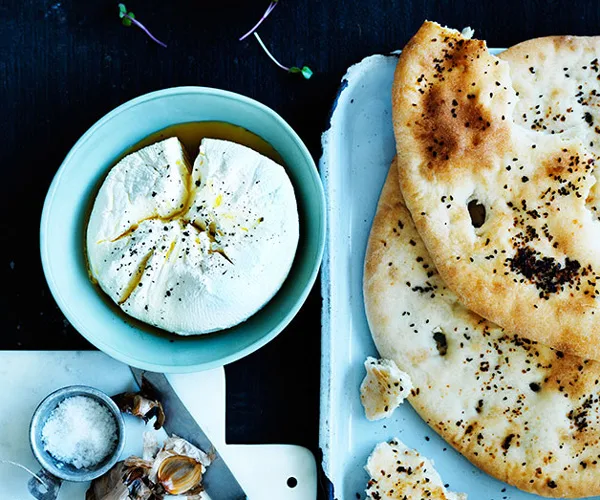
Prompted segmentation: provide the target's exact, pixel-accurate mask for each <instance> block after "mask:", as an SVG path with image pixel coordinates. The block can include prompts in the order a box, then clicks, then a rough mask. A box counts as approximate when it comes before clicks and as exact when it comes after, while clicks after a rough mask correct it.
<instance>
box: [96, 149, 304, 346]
mask: <svg viewBox="0 0 600 500" xmlns="http://www.w3.org/2000/svg"><path fill="white" fill-rule="evenodd" d="M298 232H299V228H298V210H297V206H296V198H295V196H294V189H293V187H292V184H291V182H290V180H289V178H288V176H287V174H286V172H285V170H284V168H283V167H282V166H280V165H278V164H277V163H275V162H274V161H272V160H270V159H268V158H266V157H264V156H262V155H261V154H259V153H257V152H256V151H253V150H252V149H250V148H247V147H245V146H241V145H239V144H235V143H232V142H229V141H222V140H215V139H204V140H203V141H202V144H201V145H200V152H199V154H198V157H197V159H196V161H195V163H194V166H193V169H192V168H190V166H189V162H188V160H187V158H186V155H185V152H184V149H183V147H182V145H181V143H180V142H179V140H178V139H177V138H171V139H166V140H164V141H162V142H158V143H156V144H153V145H151V146H148V147H146V148H143V149H141V150H140V151H137V152H136V153H133V154H130V155H128V156H127V157H125V158H123V159H122V160H121V161H120V162H119V163H118V164H117V165H116V166H115V167H114V168H113V169H112V170H111V171H110V173H109V174H108V176H107V178H106V180H105V181H104V184H103V185H102V187H101V188H100V191H99V193H98V196H97V198H96V201H95V203H94V208H93V210H92V214H91V216H90V221H89V225H88V230H87V253H88V261H89V266H90V273H91V275H92V277H93V278H94V279H95V280H96V281H97V282H98V284H99V285H100V287H101V288H102V290H104V291H105V292H106V293H107V294H108V295H109V296H110V298H111V299H112V300H114V301H115V302H116V303H117V304H119V306H120V307H121V308H122V309H123V311H125V312H126V313H127V314H129V315H131V316H133V317H135V318H137V319H139V320H141V321H144V322H146V323H150V324H152V325H155V326H157V327H159V328H162V329H164V330H167V331H170V332H174V333H178V334H180V335H196V334H202V333H208V332H213V331H216V330H222V329H224V328H228V327H231V326H233V325H236V324H238V323H240V322H242V321H244V320H246V319H247V318H249V317H250V316H251V315H253V314H254V313H255V312H256V311H258V310H259V309H260V308H262V307H263V306H264V305H265V304H266V303H267V302H268V301H269V300H270V299H271V298H272V297H273V296H274V295H275V293H276V292H277V291H278V290H279V288H280V287H281V285H282V284H283V282H284V280H285V278H286V276H287V275H288V273H289V270H290V268H291V265H292V261H293V259H294V255H295V253H296V247H297V245H298Z"/></svg>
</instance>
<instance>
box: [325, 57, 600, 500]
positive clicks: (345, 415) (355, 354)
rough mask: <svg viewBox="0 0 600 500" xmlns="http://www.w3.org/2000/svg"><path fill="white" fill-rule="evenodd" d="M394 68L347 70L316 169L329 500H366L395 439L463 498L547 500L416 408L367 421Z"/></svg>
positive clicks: (371, 62) (388, 62) (377, 65)
mask: <svg viewBox="0 0 600 500" xmlns="http://www.w3.org/2000/svg"><path fill="white" fill-rule="evenodd" d="M500 51H501V49H497V50H492V52H493V53H498V52H500ZM396 62H397V57H396V56H380V55H376V56H371V57H368V58H367V59H365V60H363V61H362V62H361V63H359V64H356V65H355V66H353V67H351V68H350V69H349V70H348V72H347V74H346V76H345V77H344V79H343V81H342V86H341V90H340V92H339V95H338V97H337V99H336V102H335V104H334V109H333V111H332V115H331V122H330V128H329V130H328V131H327V132H325V134H324V135H323V158H322V160H321V165H320V170H321V176H322V178H323V183H324V185H325V194H326V197H327V200H328V240H327V247H326V250H325V257H324V260H323V267H322V294H323V320H322V321H323V337H322V365H321V390H322V393H321V427H320V445H321V448H322V451H323V469H324V472H325V474H326V476H327V477H328V478H329V480H330V481H331V488H330V489H331V491H330V498H332V499H333V498H335V499H338V500H350V499H356V498H364V496H365V495H364V490H365V486H366V483H367V481H368V476H367V474H366V472H365V471H364V469H363V467H364V465H365V463H366V460H367V457H368V456H369V454H370V452H371V451H372V449H373V447H374V446H375V444H376V443H377V442H379V441H383V440H389V439H391V438H393V437H396V436H397V437H398V438H400V439H402V440H403V441H404V442H405V443H406V444H407V445H408V446H411V447H414V448H416V449H418V450H419V451H420V452H421V453H422V454H423V455H425V456H426V457H429V458H432V459H433V460H434V461H435V464H436V467H437V469H438V471H439V472H440V474H441V476H442V478H443V480H444V482H446V483H448V484H449V485H450V489H451V490H453V491H460V492H466V493H467V494H468V495H469V499H472V500H492V499H493V500H502V499H506V500H526V499H533V498H541V497H538V496H536V495H530V494H527V493H523V492H521V491H519V490H517V489H515V488H512V487H510V486H508V485H507V484H505V483H502V482H500V481H497V480H495V479H493V478H492V477H490V476H488V475H487V474H485V473H483V472H482V471H480V470H479V469H477V468H476V467H474V466H473V465H471V464H470V463H469V462H468V461H467V460H466V459H465V458H463V457H462V456H461V455H460V454H459V453H457V452H456V451H454V450H453V449H452V448H451V447H450V446H449V445H448V444H446V443H445V442H444V440H443V439H441V438H440V437H439V436H438V435H437V434H436V433H435V432H434V431H433V430H432V429H430V428H429V426H427V424H425V422H424V421H423V420H421V418H420V417H419V416H418V415H417V414H416V413H415V411H414V410H413V409H412V407H411V406H410V404H404V405H402V406H401V407H400V408H399V409H398V410H396V411H395V412H394V414H393V416H392V418H390V419H387V420H383V421H379V422H369V421H368V420H367V419H366V418H365V417H364V412H363V408H362V406H361V403H360V398H359V386H360V383H361V381H362V378H363V376H364V374H365V372H364V368H363V363H364V360H365V358H366V356H368V355H376V350H375V346H374V345H373V342H372V340H371V334H370V332H369V328H368V325H367V320H366V317H365V313H364V306H363V295H362V276H363V260H364V255H365V250H366V245H367V238H368V235H369V231H370V228H371V221H372V219H373V216H374V215H375V208H376V205H377V200H378V198H379V193H380V191H381V188H382V186H383V182H384V180H385V177H386V174H387V172H388V169H389V165H390V162H391V160H392V158H393V156H394V154H395V143H394V138H393V133H392V123H391V99H390V91H391V85H392V78H393V72H394V68H395V67H396ZM598 498H600V497H598Z"/></svg>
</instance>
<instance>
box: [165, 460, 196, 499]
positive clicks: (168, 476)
mask: <svg viewBox="0 0 600 500" xmlns="http://www.w3.org/2000/svg"><path fill="white" fill-rule="evenodd" d="M201 481H202V464H200V463H198V462H197V461H196V460H194V459H193V458H190V457H186V456H183V455H172V456H170V457H167V458H165V459H164V460H163V461H162V462H161V464H160V466H159V468H158V482H159V483H160V484H161V485H162V487H163V488H164V489H165V491H166V492H167V493H170V494H172V495H179V494H181V493H185V492H187V491H189V490H191V489H192V488H194V487H196V486H197V485H198V484H200V482H201Z"/></svg>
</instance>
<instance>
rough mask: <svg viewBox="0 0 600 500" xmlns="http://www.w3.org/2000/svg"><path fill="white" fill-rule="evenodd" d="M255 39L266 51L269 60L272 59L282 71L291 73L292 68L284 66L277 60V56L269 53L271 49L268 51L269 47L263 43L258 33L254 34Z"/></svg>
mask: <svg viewBox="0 0 600 500" xmlns="http://www.w3.org/2000/svg"><path fill="white" fill-rule="evenodd" d="M254 37H255V38H256V40H257V41H258V43H259V44H260V46H261V47H262V49H263V50H264V51H265V53H266V54H267V55H268V56H269V58H270V59H271V61H273V62H274V63H275V64H277V66H279V67H280V68H281V69H283V70H285V71H289V70H290V68H288V67H287V66H284V65H283V64H281V63H280V62H279V61H278V60H277V59H275V56H274V55H273V54H271V52H269V49H267V46H266V45H265V44H264V43H263V41H262V39H261V38H260V36H258V33H256V32H254Z"/></svg>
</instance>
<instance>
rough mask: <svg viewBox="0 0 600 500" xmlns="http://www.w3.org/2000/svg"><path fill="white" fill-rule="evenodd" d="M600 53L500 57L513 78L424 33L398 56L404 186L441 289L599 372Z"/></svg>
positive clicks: (396, 101) (397, 118) (553, 45)
mask: <svg viewBox="0 0 600 500" xmlns="http://www.w3.org/2000/svg"><path fill="white" fill-rule="evenodd" d="M598 53H600V38H592V39H589V38H573V37H554V38H550V39H541V40H533V41H530V42H526V43H525V44H523V45H522V46H519V47H517V48H515V49H512V50H511V51H509V53H508V54H507V55H506V56H504V58H506V59H511V60H512V61H520V62H519V65H515V67H514V68H513V66H511V67H509V64H508V63H506V62H505V61H503V60H501V59H499V58H497V57H494V56H492V55H490V54H489V53H488V51H487V48H486V46H485V43H484V42H482V41H479V40H469V39H465V38H464V37H463V36H461V34H460V33H459V32H458V31H454V30H449V29H446V28H442V27H440V26H439V25H437V24H435V23H429V22H427V23H425V24H424V25H423V26H422V27H421V29H420V30H419V32H418V33H417V34H416V35H415V37H414V38H413V39H412V40H411V41H410V42H409V44H408V45H407V47H406V48H405V49H404V51H403V52H402V55H401V56H400V59H399V63H398V67H397V70H396V75H395V82H394V88H393V96H392V99H393V119H394V129H395V134H396V141H397V147H398V153H399V156H398V169H399V179H400V186H401V189H402V192H403V195H404V198H405V199H406V204H407V206H408V208H409V210H410V212H411V214H412V217H413V219H414V221H415V224H416V227H417V230H418V232H419V234H420V235H421V237H422V238H423V241H424V242H425V244H426V246H427V248H428V250H429V253H430V255H431V257H432V259H433V262H434V263H435V265H436V267H437V269H438V270H439V272H440V273H441V275H442V277H443V278H444V281H445V282H446V283H447V284H448V286H449V287H450V288H451V289H452V290H454V292H455V293H456V294H457V295H458V297H459V299H460V301H461V302H462V303H463V304H465V305H466V306H467V307H469V308H470V309H472V310H474V311H476V312H477V313H478V314H480V315H482V316H484V317H485V318H487V319H490V320H492V321H494V322H496V323H497V324H499V325H501V326H503V327H504V328H506V329H507V330H508V331H511V332H515V333H518V334H519V335H521V336H523V337H527V338H529V339H531V340H536V341H539V342H543V343H545V344H547V345H550V346H552V347H555V348H556V349H559V350H561V351H564V352H568V353H571V354H577V355H580V356H583V357H586V358H592V359H600V321H599V320H600V302H599V297H598V296H599V295H600V223H599V221H598V215H599V214H597V208H596V200H597V195H596V190H597V184H596V180H597V178H596V176H597V175H598V173H597V169H596V163H597V162H598V161H599V159H598V158H599V153H600V114H599V111H598V108H597V105H598V103H599V102H600V101H599V100H598V97H597V96H596V94H595V92H596V91H598V92H600V80H598V75H600V67H599V63H598V60H597V58H596V57H597V56H596V54H598ZM519 56H522V60H520V59H519ZM526 56H529V57H528V58H527V57H526ZM529 61H531V62H529ZM565 61H569V63H568V64H567V63H565ZM565 67H567V70H566V71H565V70H564V69H563V68H565ZM513 71H514V73H513ZM527 73H529V77H528V78H525V75H527ZM511 75H512V78H511ZM567 75H568V76H567ZM513 79H514V80H515V81H518V85H517V87H516V88H515V86H513ZM565 82H568V85H566V83H565ZM580 86H581V88H580ZM517 90H518V92H519V96H517ZM538 96H542V97H538ZM519 98H522V99H521V101H520V102H519ZM578 101H579V102H578ZM537 106H540V107H539V108H537ZM538 113H539V114H538ZM523 114H525V117H523ZM514 116H519V117H520V118H519V119H518V120H514V119H513V117H514ZM563 116H566V117H565V118H564V121H563ZM535 120H538V121H537V126H533V128H532V125H534V124H535V123H536V122H535ZM544 127H546V128H544ZM469 208H471V211H470V210H469ZM477 212H479V213H477ZM483 212H484V213H483ZM472 217H473V219H472Z"/></svg>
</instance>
